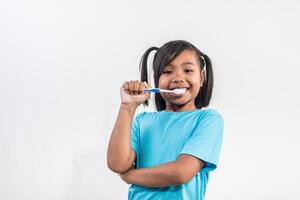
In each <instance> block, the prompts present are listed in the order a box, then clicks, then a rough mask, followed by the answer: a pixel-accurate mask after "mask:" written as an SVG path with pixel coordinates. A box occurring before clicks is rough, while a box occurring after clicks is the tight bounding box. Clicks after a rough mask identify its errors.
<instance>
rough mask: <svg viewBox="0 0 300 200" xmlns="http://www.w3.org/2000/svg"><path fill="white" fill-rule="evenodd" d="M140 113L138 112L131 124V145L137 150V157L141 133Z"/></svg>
mask: <svg viewBox="0 0 300 200" xmlns="http://www.w3.org/2000/svg"><path fill="white" fill-rule="evenodd" d="M139 120H140V114H137V115H136V116H135V117H134V118H133V121H132V125H131V147H132V148H133V150H134V151H135V155H136V157H138V154H139V135H140V124H139Z"/></svg>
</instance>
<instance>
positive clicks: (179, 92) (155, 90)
mask: <svg viewBox="0 0 300 200" xmlns="http://www.w3.org/2000/svg"><path fill="white" fill-rule="evenodd" d="M185 91H186V88H176V89H174V90H165V89H160V88H149V89H145V90H144V92H154V93H159V92H170V93H175V94H183V93H185Z"/></svg>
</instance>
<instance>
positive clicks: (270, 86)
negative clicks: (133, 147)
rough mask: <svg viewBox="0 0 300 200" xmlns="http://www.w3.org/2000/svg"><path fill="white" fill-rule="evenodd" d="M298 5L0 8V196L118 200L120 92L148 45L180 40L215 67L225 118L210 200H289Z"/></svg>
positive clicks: (68, 3)
mask: <svg viewBox="0 0 300 200" xmlns="http://www.w3.org/2000/svg"><path fill="white" fill-rule="evenodd" d="M299 11H300V3H299V1H296V0H295V1H288V0H286V1H271V0H270V1H261V0H252V1H245V2H243V1H238V0H236V1H235V0H228V1H218V2H217V1H174V0H167V1H158V0H153V1H137V0H136V1H118V2H117V1H99V0H85V1H78V0H77V1H74V0H52V1H50V0H48V1H38V0H28V1H21V0H11V1H1V3H0V199H3V200H25V199H26V200H27V199H28V200H48V199H49V200H50V199H51V200H52V199H53V200H94V199H105V200H106V199H107V200H109V199H112V200H115V199H116V200H117V199H127V189H128V185H126V184H125V183H124V182H122V181H121V179H120V178H119V177H118V176H117V175H115V174H114V173H112V172H110V171H109V170H108V168H107V167H106V149H107V144H108V140H109V136H110V132H111V130H112V127H113V124H114V121H115V119H116V115H117V111H118V108H119V104H120V95H119V88H120V86H121V84H122V83H123V82H124V81H126V80H135V79H139V76H138V75H139V71H138V64H139V61H140V58H141V56H142V54H143V53H144V52H145V50H146V49H147V48H149V47H151V46H158V47H160V46H161V45H163V44H164V43H165V42H168V41H169V40H174V39H185V40H188V41H190V42H192V43H193V44H195V45H196V46H197V47H198V48H199V49H200V50H201V51H203V52H204V53H206V54H208V55H209V56H210V57H211V59H212V62H213V67H214V72H215V87H214V93H213V98H212V102H211V106H210V107H211V108H215V109H217V110H219V111H220V112H221V113H222V115H223V117H224V119H225V132H224V143H223V148H222V154H221V158H220V163H219V168H218V169H217V170H216V171H214V172H213V173H211V179H210V182H209V185H208V189H207V195H206V197H207V198H206V199H207V200H241V199H243V200H266V199H272V200H282V199H284V200H296V199H300V192H299V185H300V184H299V178H300V173H299V169H300V162H299V154H300V147H299V140H300V136H299V134H300V131H299V122H300V121H299V115H300V108H299V105H298V103H299V102H300V95H299V89H298V87H299V85H300V84H299V82H300V81H299V75H300V74H299V72H300V59H299V53H300V39H299V35H300V28H299V19H300V12H299Z"/></svg>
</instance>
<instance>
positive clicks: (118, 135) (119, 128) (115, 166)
mask: <svg viewBox="0 0 300 200" xmlns="http://www.w3.org/2000/svg"><path fill="white" fill-rule="evenodd" d="M145 88H150V86H149V85H148V84H147V83H146V82H144V83H142V82H140V81H127V82H125V83H124V84H123V86H122V88H121V102H122V103H121V106H120V108H119V113H118V117H117V120H116V122H115V125H114V128H113V130H112V133H111V136H110V140H109V144H108V149H107V165H108V167H109V168H110V169H111V170H112V171H114V172H117V173H123V172H125V171H127V170H128V169H129V168H130V167H131V166H132V164H133V162H134V160H135V157H136V155H135V152H134V150H133V149H132V148H131V126H132V120H133V117H134V114H135V111H136V109H137V107H138V106H139V105H140V104H142V103H143V102H144V101H146V100H147V99H149V97H150V94H149V93H148V92H144V89H145Z"/></svg>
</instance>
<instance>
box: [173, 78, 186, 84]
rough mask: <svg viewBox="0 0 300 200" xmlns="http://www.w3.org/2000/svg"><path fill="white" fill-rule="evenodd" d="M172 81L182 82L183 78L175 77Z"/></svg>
mask: <svg viewBox="0 0 300 200" xmlns="http://www.w3.org/2000/svg"><path fill="white" fill-rule="evenodd" d="M172 82H173V83H182V82H183V79H182V78H175V79H173V81H172Z"/></svg>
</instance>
